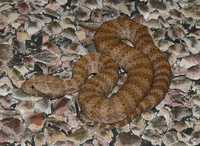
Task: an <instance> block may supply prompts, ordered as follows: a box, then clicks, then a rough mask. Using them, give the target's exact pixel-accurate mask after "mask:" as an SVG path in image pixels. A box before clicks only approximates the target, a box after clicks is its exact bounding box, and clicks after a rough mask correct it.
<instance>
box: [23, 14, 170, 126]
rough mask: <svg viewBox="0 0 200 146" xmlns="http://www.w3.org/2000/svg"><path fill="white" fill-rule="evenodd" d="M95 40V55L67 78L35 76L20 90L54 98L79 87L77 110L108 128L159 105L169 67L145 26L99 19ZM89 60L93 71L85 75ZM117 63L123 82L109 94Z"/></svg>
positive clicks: (79, 63) (85, 58) (125, 20)
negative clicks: (123, 73) (128, 42)
mask: <svg viewBox="0 0 200 146" xmlns="http://www.w3.org/2000/svg"><path fill="white" fill-rule="evenodd" d="M94 40H95V44H96V48H97V52H98V53H90V54H88V55H86V56H83V57H82V58H81V59H80V60H79V61H77V62H76V64H75V65H74V68H73V78H72V79H71V80H64V79H59V78H58V77H54V76H50V75H40V76H35V77H33V78H31V79H29V80H27V81H25V82H24V83H23V85H22V89H23V90H24V91H25V92H26V93H29V94H32V95H40V94H41V95H44V96H54V97H57V96H63V95H65V94H66V93H67V92H69V91H70V90H72V89H78V91H79V96H78V103H79V105H80V108H81V112H82V113H83V114H84V115H85V116H86V117H87V118H89V119H91V120H93V121H95V122H98V123H101V124H105V125H111V126H123V125H125V124H127V123H129V122H130V121H131V120H132V119H133V118H134V117H136V116H137V115H139V114H141V113H142V112H144V111H146V110H148V109H150V108H152V107H154V106H156V105H157V104H158V103H160V101H161V100H162V99H163V98H164V96H165V94H166V92H167V91H168V88H169V84H170V78H171V68H170V65H169V63H168V61H167V59H166V57H165V55H164V54H163V53H162V52H161V51H160V50H159V48H158V47H156V45H155V44H154V41H153V39H152V37H151V35H150V33H149V32H148V27H147V26H145V25H142V24H140V23H137V22H135V21H133V20H130V19H129V18H128V17H126V16H120V17H118V18H116V19H113V20H110V21H107V22H105V23H103V24H102V25H101V26H100V27H99V28H98V30H97V31H96V33H95V36H94ZM124 40H128V41H130V42H131V43H132V46H130V45H127V44H126V43H125V42H124ZM91 62H95V63H96V65H97V66H98V69H94V70H97V74H96V75H94V76H93V77H91V78H88V76H89V75H90V73H91V72H92V71H91V68H92V65H93V64H92V63H91ZM119 67H121V68H123V69H124V70H126V71H127V80H126V81H125V83H124V84H123V86H122V87H121V88H120V89H119V91H118V92H117V94H115V95H112V96H111V97H109V98H108V94H110V92H111V91H112V89H113V87H114V86H115V85H116V83H117V81H118V78H119V76H118V68H119Z"/></svg>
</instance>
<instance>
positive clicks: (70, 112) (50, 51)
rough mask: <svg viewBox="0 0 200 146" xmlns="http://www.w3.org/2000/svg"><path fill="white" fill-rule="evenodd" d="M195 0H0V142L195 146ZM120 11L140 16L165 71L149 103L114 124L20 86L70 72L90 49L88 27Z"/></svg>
mask: <svg viewBox="0 0 200 146" xmlns="http://www.w3.org/2000/svg"><path fill="white" fill-rule="evenodd" d="M199 7H200V1H199V0H135V1H133V0H79V1H78V0H24V1H23V0H22V1H19V0H1V1H0V145H1V146H15V145H16V146H20V145H21V146H43V145H44V146H199V145H200V9H199ZM122 14H126V15H128V16H129V17H130V18H143V19H144V21H145V22H144V24H145V25H147V26H148V27H149V30H150V33H151V34H152V36H153V38H154V41H155V43H156V45H157V46H159V48H160V50H162V51H163V52H164V53H165V54H166V55H167V56H168V60H169V62H170V64H171V67H172V71H173V78H172V81H171V85H170V89H169V92H168V93H167V95H166V97H165V99H164V100H163V101H162V102H161V103H160V104H159V105H158V106H156V107H155V108H154V109H152V110H150V111H147V112H145V113H143V114H142V115H141V116H139V117H138V118H137V119H134V120H133V121H132V122H131V123H130V124H128V125H126V126H124V127H122V128H113V129H102V128H98V127H96V126H94V125H92V124H90V125H88V123H87V122H85V121H84V120H82V118H81V117H80V116H79V107H78V106H77V104H76V102H75V100H74V96H76V95H66V96H65V97H63V98H60V99H51V100H49V99H46V98H43V97H34V96H29V95H27V94H25V93H23V92H22V91H21V90H20V87H21V85H22V83H23V82H24V81H25V80H26V79H28V78H30V77H32V76H33V75H36V74H51V75H56V76H59V77H61V78H71V76H72V63H73V62H74V61H76V60H77V59H79V57H80V56H83V55H86V54H88V53H89V52H93V51H95V45H94V42H93V40H92V38H93V34H94V32H95V30H96V29H97V28H98V27H99V26H100V25H101V24H102V23H103V22H105V21H107V20H111V19H113V18H116V17H118V16H119V15H122Z"/></svg>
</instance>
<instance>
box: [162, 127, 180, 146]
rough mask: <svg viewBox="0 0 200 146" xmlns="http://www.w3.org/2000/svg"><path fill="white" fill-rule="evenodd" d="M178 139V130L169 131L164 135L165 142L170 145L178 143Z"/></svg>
mask: <svg viewBox="0 0 200 146" xmlns="http://www.w3.org/2000/svg"><path fill="white" fill-rule="evenodd" d="M177 140H178V137H177V134H176V131H168V132H167V133H165V135H164V137H163V143H164V144H165V145H166V146H169V145H173V144H174V143H176V142H177Z"/></svg>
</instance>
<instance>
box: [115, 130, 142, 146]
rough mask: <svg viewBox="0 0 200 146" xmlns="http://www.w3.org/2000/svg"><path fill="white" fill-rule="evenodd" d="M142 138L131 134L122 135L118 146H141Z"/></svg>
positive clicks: (117, 143)
mask: <svg viewBox="0 0 200 146" xmlns="http://www.w3.org/2000/svg"><path fill="white" fill-rule="evenodd" d="M140 144H141V138H140V137H138V136H136V135H134V134H131V133H130V132H129V133H120V134H119V137H118V139H117V142H116V146H133V145H134V146H140Z"/></svg>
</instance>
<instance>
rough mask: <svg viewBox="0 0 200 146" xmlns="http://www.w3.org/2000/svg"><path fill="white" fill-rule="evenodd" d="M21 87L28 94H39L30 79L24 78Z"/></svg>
mask: <svg viewBox="0 0 200 146" xmlns="http://www.w3.org/2000/svg"><path fill="white" fill-rule="evenodd" d="M21 89H22V90H23V91H24V92H25V93H27V94H29V95H32V96H39V92H38V90H37V89H36V87H35V84H34V82H32V81H31V80H26V81H25V82H24V83H23V84H22V86H21Z"/></svg>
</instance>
